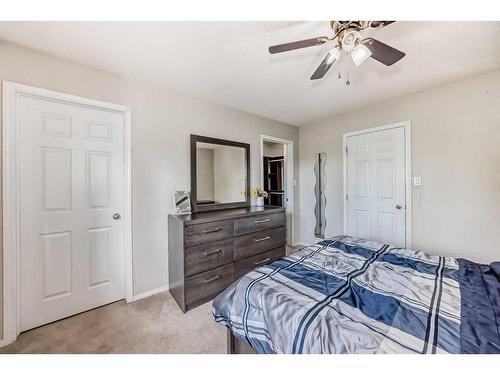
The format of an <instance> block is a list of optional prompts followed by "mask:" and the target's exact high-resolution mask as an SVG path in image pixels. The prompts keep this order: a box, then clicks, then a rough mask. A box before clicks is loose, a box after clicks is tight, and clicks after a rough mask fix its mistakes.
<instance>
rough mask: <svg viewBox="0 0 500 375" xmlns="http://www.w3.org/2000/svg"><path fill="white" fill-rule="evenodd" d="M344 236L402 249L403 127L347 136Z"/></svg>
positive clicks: (403, 228) (404, 235)
mask: <svg viewBox="0 0 500 375" xmlns="http://www.w3.org/2000/svg"><path fill="white" fill-rule="evenodd" d="M346 164H347V233H348V234H349V235H352V236H356V237H361V238H365V239H370V240H375V241H381V242H384V243H388V244H392V245H396V246H405V242H406V228H405V214H406V213H405V211H406V196H405V194H406V192H405V191H406V186H405V184H406V181H405V175H406V173H405V141H404V128H403V127H398V128H393V129H388V130H382V131H374V132H371V133H365V134H360V135H355V136H349V137H347V163H346Z"/></svg>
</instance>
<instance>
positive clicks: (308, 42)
mask: <svg viewBox="0 0 500 375" xmlns="http://www.w3.org/2000/svg"><path fill="white" fill-rule="evenodd" d="M327 40H328V37H326V36H322V37H318V38H312V39H305V40H298V41H296V42H291V43H285V44H278V45H276V46H271V47H269V52H270V53H280V52H286V51H291V50H294V49H299V48H306V47H314V46H320V45H322V44H323V43H325V42H326V41H327Z"/></svg>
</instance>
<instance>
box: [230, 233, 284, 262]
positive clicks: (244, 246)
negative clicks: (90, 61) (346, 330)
mask: <svg viewBox="0 0 500 375" xmlns="http://www.w3.org/2000/svg"><path fill="white" fill-rule="evenodd" d="M283 245H285V228H284V227H281V228H276V229H269V230H263V231H260V232H256V233H251V234H246V235H244V236H241V237H237V238H235V239H234V260H240V259H243V258H248V257H251V256H253V255H256V254H260V253H263V252H265V251H267V250H271V249H275V248H277V247H279V246H283Z"/></svg>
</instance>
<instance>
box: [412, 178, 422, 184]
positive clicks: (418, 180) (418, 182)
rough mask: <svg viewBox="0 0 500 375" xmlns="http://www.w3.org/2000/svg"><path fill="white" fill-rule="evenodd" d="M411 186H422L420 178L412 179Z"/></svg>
mask: <svg viewBox="0 0 500 375" xmlns="http://www.w3.org/2000/svg"><path fill="white" fill-rule="evenodd" d="M413 185H415V186H422V177H413Z"/></svg>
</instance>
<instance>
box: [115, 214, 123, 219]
mask: <svg viewBox="0 0 500 375" xmlns="http://www.w3.org/2000/svg"><path fill="white" fill-rule="evenodd" d="M121 218H122V216H121V215H120V214H118V213H116V214H114V215H113V219H115V220H120V219H121Z"/></svg>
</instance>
